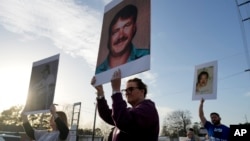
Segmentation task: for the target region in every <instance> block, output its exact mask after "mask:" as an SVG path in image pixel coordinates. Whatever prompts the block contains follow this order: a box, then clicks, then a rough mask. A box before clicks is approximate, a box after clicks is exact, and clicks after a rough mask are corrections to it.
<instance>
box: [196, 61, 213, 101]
mask: <svg viewBox="0 0 250 141" xmlns="http://www.w3.org/2000/svg"><path fill="white" fill-rule="evenodd" d="M217 69H218V66H217V61H212V62H207V63H204V64H200V65H196V66H195V72H194V83H193V95H192V100H200V99H201V98H204V99H216V98H217Z"/></svg>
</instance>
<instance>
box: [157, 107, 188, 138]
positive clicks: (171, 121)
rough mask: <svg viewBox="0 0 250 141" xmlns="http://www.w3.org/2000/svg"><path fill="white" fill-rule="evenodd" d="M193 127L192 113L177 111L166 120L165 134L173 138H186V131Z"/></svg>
mask: <svg viewBox="0 0 250 141" xmlns="http://www.w3.org/2000/svg"><path fill="white" fill-rule="evenodd" d="M190 125H191V112H190V111H188V110H185V111H182V110H177V111H173V112H171V113H170V114H168V115H167V116H166V117H165V118H164V124H163V128H162V129H163V131H162V132H163V133H168V134H170V136H172V137H176V136H186V129H187V128H188V127H190Z"/></svg>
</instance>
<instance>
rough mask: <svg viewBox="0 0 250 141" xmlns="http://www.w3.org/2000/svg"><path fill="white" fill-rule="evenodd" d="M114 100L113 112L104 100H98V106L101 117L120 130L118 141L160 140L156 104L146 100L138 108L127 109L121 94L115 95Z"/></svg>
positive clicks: (117, 136)
mask: <svg viewBox="0 0 250 141" xmlns="http://www.w3.org/2000/svg"><path fill="white" fill-rule="evenodd" d="M112 100H113V104H112V110H111V109H110V108H109V106H108V104H107V101H106V100H105V99H104V98H102V99H97V104H98V112H99V115H100V117H101V118H102V119H103V120H104V121H105V122H107V123H109V124H111V125H114V126H116V128H117V129H119V130H120V131H119V133H118V134H117V135H116V141H139V140H143V141H157V140H158V135H159V116H158V112H157V109H156V107H155V104H154V102H152V101H151V100H146V99H145V100H144V101H142V102H141V103H140V104H139V105H137V106H136V107H133V108H127V103H126V102H125V101H124V100H123V98H122V94H121V93H117V94H115V95H113V96H112ZM117 129H116V130H117ZM116 130H115V131H116ZM115 131H114V132H115Z"/></svg>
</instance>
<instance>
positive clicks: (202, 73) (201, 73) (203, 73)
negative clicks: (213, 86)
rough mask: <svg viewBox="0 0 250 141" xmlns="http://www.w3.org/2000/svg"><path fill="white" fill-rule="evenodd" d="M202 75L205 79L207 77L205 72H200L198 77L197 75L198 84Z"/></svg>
mask: <svg viewBox="0 0 250 141" xmlns="http://www.w3.org/2000/svg"><path fill="white" fill-rule="evenodd" d="M202 75H206V76H207V78H208V77H209V74H208V72H206V71H202V72H200V73H199V75H198V82H199V81H200V79H201V76H202Z"/></svg>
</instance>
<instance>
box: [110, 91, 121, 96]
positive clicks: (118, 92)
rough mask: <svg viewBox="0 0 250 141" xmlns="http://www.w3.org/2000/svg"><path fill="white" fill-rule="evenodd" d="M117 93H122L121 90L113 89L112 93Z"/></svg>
mask: <svg viewBox="0 0 250 141" xmlns="http://www.w3.org/2000/svg"><path fill="white" fill-rule="evenodd" d="M117 93H121V91H120V90H113V92H112V95H114V94H117Z"/></svg>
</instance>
